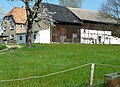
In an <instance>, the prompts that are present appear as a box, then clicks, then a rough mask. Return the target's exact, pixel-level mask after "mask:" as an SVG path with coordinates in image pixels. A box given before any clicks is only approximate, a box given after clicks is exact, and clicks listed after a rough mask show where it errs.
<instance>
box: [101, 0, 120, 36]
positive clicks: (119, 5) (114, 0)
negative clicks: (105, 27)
mask: <svg viewBox="0 0 120 87" xmlns="http://www.w3.org/2000/svg"><path fill="white" fill-rule="evenodd" d="M100 16H101V17H102V18H109V19H111V20H114V21H116V22H113V23H111V26H112V27H113V25H114V27H113V28H114V29H113V30H112V34H113V36H117V37H120V27H119V26H120V0H106V2H104V3H102V4H101V7H100ZM111 22H112V21H111ZM115 26H116V27H115Z"/></svg>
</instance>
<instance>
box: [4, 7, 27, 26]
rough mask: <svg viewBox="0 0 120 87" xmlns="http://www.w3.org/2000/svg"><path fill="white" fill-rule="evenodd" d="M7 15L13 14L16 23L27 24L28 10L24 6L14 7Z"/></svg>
mask: <svg viewBox="0 0 120 87" xmlns="http://www.w3.org/2000/svg"><path fill="white" fill-rule="evenodd" d="M6 16H13V19H14V21H15V23H21V24H25V23H26V21H27V15H26V10H25V9H24V8H19V7H14V8H13V9H12V10H11V11H10V12H9V13H8V14H6Z"/></svg>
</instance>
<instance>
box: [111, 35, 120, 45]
mask: <svg viewBox="0 0 120 87" xmlns="http://www.w3.org/2000/svg"><path fill="white" fill-rule="evenodd" d="M110 41H111V43H110V44H120V38H118V37H113V36H111V37H110Z"/></svg>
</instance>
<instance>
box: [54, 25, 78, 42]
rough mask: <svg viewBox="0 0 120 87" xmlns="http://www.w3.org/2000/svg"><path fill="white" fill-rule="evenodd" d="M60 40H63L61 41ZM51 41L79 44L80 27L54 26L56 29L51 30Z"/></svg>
mask: <svg viewBox="0 0 120 87" xmlns="http://www.w3.org/2000/svg"><path fill="white" fill-rule="evenodd" d="M73 34H75V35H76V36H75V37H74V36H73ZM61 38H63V39H64V40H63V39H62V40H63V41H61ZM52 41H53V42H69V43H80V25H70V24H68V25H66V24H56V27H54V28H52Z"/></svg>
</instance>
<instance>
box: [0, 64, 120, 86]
mask: <svg viewBox="0 0 120 87" xmlns="http://www.w3.org/2000/svg"><path fill="white" fill-rule="evenodd" d="M90 65H91V74H90V87H92V86H93V85H95V84H93V77H94V66H95V65H98V66H105V67H111V68H120V66H115V65H109V64H100V63H88V64H84V65H81V66H77V67H74V68H70V69H67V70H63V71H59V72H55V73H50V74H46V75H43V76H30V77H27V78H18V79H10V80H0V83H2V82H14V81H23V80H30V79H38V78H45V77H48V76H52V75H56V74H61V73H66V72H69V71H73V70H75V69H78V68H83V67H85V66H90Z"/></svg>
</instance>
